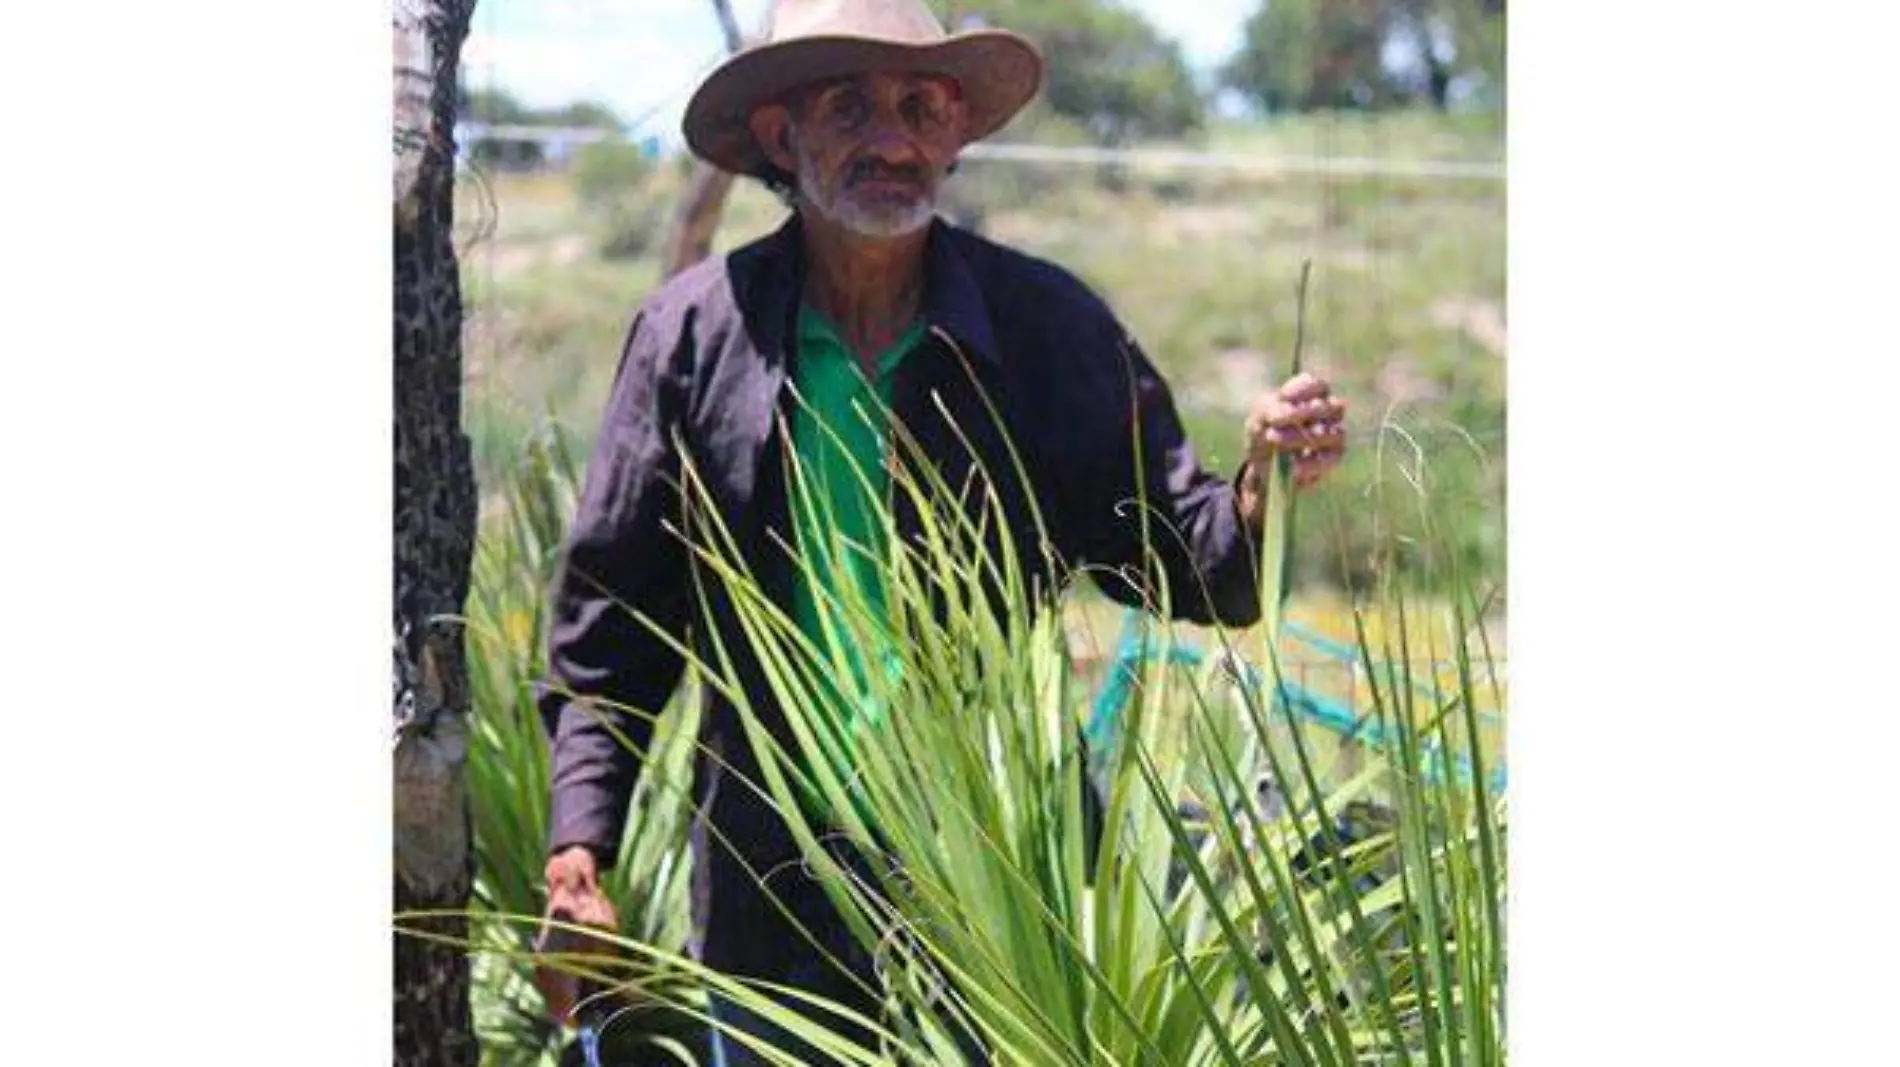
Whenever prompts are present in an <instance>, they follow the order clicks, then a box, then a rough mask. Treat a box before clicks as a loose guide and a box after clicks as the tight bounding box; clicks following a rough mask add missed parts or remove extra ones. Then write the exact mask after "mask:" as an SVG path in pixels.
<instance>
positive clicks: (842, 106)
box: [830, 93, 867, 125]
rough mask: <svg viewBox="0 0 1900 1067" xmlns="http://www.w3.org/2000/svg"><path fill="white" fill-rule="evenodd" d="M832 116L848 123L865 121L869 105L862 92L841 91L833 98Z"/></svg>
mask: <svg viewBox="0 0 1900 1067" xmlns="http://www.w3.org/2000/svg"><path fill="white" fill-rule="evenodd" d="M830 110H831V116H832V118H834V119H837V120H838V121H839V122H842V123H845V124H847V125H851V124H855V123H858V122H862V121H864V115H865V112H866V110H867V106H866V103H865V100H864V96H863V95H862V94H860V93H840V94H838V95H837V96H835V97H833V98H832V101H831V108H830Z"/></svg>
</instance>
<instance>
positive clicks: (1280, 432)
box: [1261, 422, 1346, 452]
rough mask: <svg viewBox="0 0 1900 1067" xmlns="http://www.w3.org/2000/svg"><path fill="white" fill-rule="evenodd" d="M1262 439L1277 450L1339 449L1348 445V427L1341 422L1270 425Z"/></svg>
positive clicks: (1269, 446) (1270, 447) (1272, 448)
mask: <svg viewBox="0 0 1900 1067" xmlns="http://www.w3.org/2000/svg"><path fill="white" fill-rule="evenodd" d="M1261 440H1262V441H1263V442H1264V443H1265V444H1266V446H1267V447H1268V448H1269V449H1271V450H1273V451H1275V452H1286V451H1292V450H1294V449H1309V448H1310V449H1318V450H1321V451H1337V450H1338V449H1341V448H1344V447H1345V445H1346V427H1345V424H1344V423H1339V422H1320V423H1307V424H1302V425H1293V426H1274V427H1270V428H1269V429H1268V430H1267V431H1266V433H1264V434H1262V435H1261Z"/></svg>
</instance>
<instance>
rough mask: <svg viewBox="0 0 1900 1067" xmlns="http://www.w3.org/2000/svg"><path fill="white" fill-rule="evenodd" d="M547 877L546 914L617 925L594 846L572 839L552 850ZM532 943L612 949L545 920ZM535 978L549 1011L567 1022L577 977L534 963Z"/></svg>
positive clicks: (558, 948)
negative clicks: (555, 926)
mask: <svg viewBox="0 0 1900 1067" xmlns="http://www.w3.org/2000/svg"><path fill="white" fill-rule="evenodd" d="M547 882H548V911H547V918H548V919H551V920H554V921H556V922H567V923H575V924H578V925H581V926H591V927H596V928H598V929H601V930H605V931H608V932H609V933H617V932H618V931H619V929H620V923H619V920H618V918H617V917H616V916H615V915H614V906H613V904H612V903H611V902H610V901H608V899H607V894H606V893H604V892H602V891H601V888H600V872H599V871H598V870H597V869H596V865H595V861H594V854H593V853H592V852H590V851H588V850H587V849H586V848H584V847H582V846H580V845H573V846H570V847H568V848H565V849H562V850H561V851H560V852H557V853H555V854H554V856H553V858H551V859H549V860H548V867H547ZM536 944H537V946H538V949H539V951H541V952H544V953H549V954H553V953H575V952H579V953H601V954H606V953H612V952H614V948H613V946H612V945H610V944H609V943H607V942H604V941H600V940H597V939H594V938H589V937H587V936H585V935H584V934H579V933H575V932H573V931H570V930H559V929H553V928H550V927H548V926H546V925H543V926H542V928H541V936H540V937H539V938H537V939H536ZM534 984H535V987H536V988H537V989H539V990H541V995H542V996H543V997H545V998H547V1002H548V1011H549V1013H550V1014H552V1015H553V1016H554V1018H555V1020H556V1021H558V1022H560V1023H562V1024H563V1025H567V1024H571V1023H572V1022H573V1020H571V1019H570V1018H568V1016H569V1015H570V1014H571V1013H572V1012H573V1010H574V1004H575V1001H577V1000H579V999H580V979H579V978H577V977H576V976H574V975H572V974H567V973H564V972H562V971H559V970H556V969H554V968H552V967H537V968H535V972H534Z"/></svg>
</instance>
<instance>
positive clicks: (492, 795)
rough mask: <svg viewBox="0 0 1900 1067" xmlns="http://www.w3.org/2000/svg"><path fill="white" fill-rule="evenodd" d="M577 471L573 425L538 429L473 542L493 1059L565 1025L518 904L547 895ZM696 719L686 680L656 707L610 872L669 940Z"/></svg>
mask: <svg viewBox="0 0 1900 1067" xmlns="http://www.w3.org/2000/svg"><path fill="white" fill-rule="evenodd" d="M579 484H580V481H579V477H578V468H577V465H576V463H575V461H574V457H573V455H572V453H571V452H570V450H569V446H568V441H567V438H566V436H565V435H564V434H562V433H560V432H558V430H557V431H550V432H547V433H544V434H540V435H537V436H536V437H535V438H533V439H531V440H530V441H529V443H528V446H527V448H526V449H525V450H524V452H523V454H522V455H521V456H520V457H519V458H518V459H517V461H516V463H515V465H514V466H512V467H511V468H509V469H508V470H507V472H506V477H505V480H504V481H503V483H502V484H501V485H500V486H498V487H497V489H498V494H497V499H498V500H499V501H500V502H501V504H502V506H501V507H500V508H498V509H496V510H495V512H494V513H493V514H491V515H490V516H489V518H490V522H489V523H488V524H487V525H486V526H485V527H484V529H483V530H482V531H481V536H480V539H479V541H478V543H477V546H476V554H475V561H474V567H473V573H472V582H471V586H470V593H469V606H468V623H469V634H470V637H469V653H470V654H469V683H470V690H471V692H470V698H471V706H472V708H473V716H472V729H471V731H470V740H469V746H470V747H469V755H468V765H467V766H468V787H469V809H470V821H471V824H472V829H473V841H474V852H475V879H474V888H473V894H472V895H473V898H474V903H475V906H476V910H475V911H474V913H473V915H472V919H473V920H474V921H473V923H472V929H473V931H474V933H473V935H472V936H473V937H474V939H475V940H476V947H477V952H476V955H475V959H474V976H473V978H474V980H473V984H472V990H471V995H472V999H473V1002H474V1003H473V1012H474V1016H475V1023H476V1030H477V1035H478V1036H479V1038H480V1039H481V1044H482V1053H483V1063H485V1064H494V1065H503V1064H506V1065H527V1064H552V1063H553V1062H555V1057H556V1056H557V1054H558V1052H559V1050H560V1048H561V1045H562V1043H563V1037H564V1035H563V1034H562V1031H561V1030H560V1028H559V1027H558V1026H557V1025H556V1024H555V1022H554V1020H553V1019H552V1018H551V1017H550V1016H549V1013H548V1011H547V1005H546V1003H545V1001H544V998H543V997H542V995H541V993H540V991H539V990H538V989H536V988H535V986H534V984H533V981H532V977H531V975H532V970H533V963H532V958H531V954H530V951H529V950H530V942H531V938H532V936H533V934H534V932H535V931H534V929H533V927H532V926H531V925H527V924H524V923H522V922H520V921H510V917H515V918H516V919H518V918H519V917H521V916H533V915H536V914H538V912H539V911H540V909H541V908H542V907H543V906H544V905H545V903H546V895H545V888H544V885H543V871H544V869H545V865H546V861H547V842H548V804H549V790H548V774H549V766H548V748H547V743H546V741H545V739H544V735H543V733H542V727H541V722H540V717H539V712H538V710H537V708H536V705H535V696H536V689H535V687H536V683H537V682H540V681H541V680H543V679H544V678H545V676H546V675H545V671H546V666H547V660H546V645H547V616H546V611H547V592H548V589H549V583H550V582H551V580H552V578H553V577H554V573H555V569H556V567H557V565H558V562H559V549H560V543H561V537H562V534H563V532H564V530H565V528H566V524H567V522H568V517H569V516H571V515H572V514H573V510H574V504H575V499H576V494H577V492H578V488H579ZM689 688H690V687H689ZM654 710H655V709H636V711H637V713H641V714H647V715H651V714H654ZM697 726H698V709H697V705H696V702H695V701H694V700H693V699H692V694H691V693H690V692H688V693H683V694H682V695H681V697H680V698H679V699H676V700H675V701H674V702H673V704H672V705H671V706H670V707H669V708H668V709H665V710H664V711H663V713H662V714H660V716H659V719H658V721H657V723H656V725H655V729H654V733H653V738H652V742H651V745H650V746H649V751H648V753H647V754H646V757H647V760H646V766H647V768H648V773H647V774H646V775H644V776H643V777H642V780H641V782H640V783H639V785H638V786H637V787H636V789H635V791H634V796H633V800H632V807H631V811H630V814H629V817H628V820H627V830H626V833H625V835H624V837H623V838H622V841H621V848H620V859H619V862H618V863H617V864H616V865H615V867H614V868H613V869H612V870H611V871H608V872H603V885H604V888H605V890H606V892H607V893H608V895H609V897H610V898H611V899H612V901H613V903H614V908H615V911H616V913H617V914H618V915H619V917H620V920H621V928H620V932H621V934H623V935H624V936H626V937H628V938H631V939H635V940H639V941H642V942H646V943H650V944H654V945H658V946H663V947H667V948H677V947H679V946H681V945H683V944H685V942H686V938H687V934H688V910H687V895H686V891H687V882H688V879H689V877H690V873H691V859H690V856H689V850H688V841H687V834H686V826H687V820H688V819H689V818H690V815H691V809H690V803H689V801H688V800H687V795H688V793H689V792H690V784H691V759H692V754H693V743H694V738H695V736H696V733H697ZM648 1022H649V1023H651V1024H652V1025H649V1027H648V1029H649V1030H650V1031H651V1036H653V1037H655V1038H660V1039H664V1038H665V1036H666V1034H667V1032H668V1029H669V1026H668V1025H667V1024H665V1023H664V1022H654V1021H653V1020H648ZM673 1028H677V1020H675V1023H674V1024H673Z"/></svg>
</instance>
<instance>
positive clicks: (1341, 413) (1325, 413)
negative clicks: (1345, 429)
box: [1263, 396, 1346, 426]
mask: <svg viewBox="0 0 1900 1067" xmlns="http://www.w3.org/2000/svg"><path fill="white" fill-rule="evenodd" d="M1345 417H1346V402H1345V401H1344V400H1341V399H1339V398H1338V397H1336V396H1324V397H1315V398H1313V399H1310V400H1303V401H1300V402H1299V403H1280V404H1275V405H1273V406H1272V407H1270V408H1268V409H1267V410H1266V412H1265V417H1264V420H1263V421H1264V422H1265V423H1266V424H1267V425H1268V426H1299V425H1302V424H1304V423H1309V422H1340V421H1342V420H1344V419H1345Z"/></svg>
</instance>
